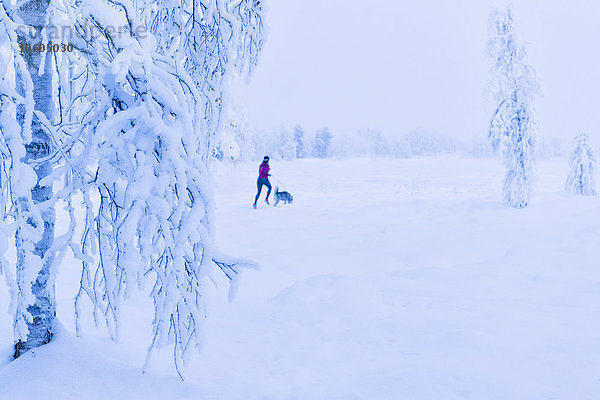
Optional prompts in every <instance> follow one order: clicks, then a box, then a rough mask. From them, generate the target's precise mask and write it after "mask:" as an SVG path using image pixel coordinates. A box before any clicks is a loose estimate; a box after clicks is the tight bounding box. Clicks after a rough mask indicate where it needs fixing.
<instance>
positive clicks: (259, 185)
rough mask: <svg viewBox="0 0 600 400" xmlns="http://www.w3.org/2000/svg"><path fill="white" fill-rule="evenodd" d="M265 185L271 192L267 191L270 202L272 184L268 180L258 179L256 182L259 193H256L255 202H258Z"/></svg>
mask: <svg viewBox="0 0 600 400" xmlns="http://www.w3.org/2000/svg"><path fill="white" fill-rule="evenodd" d="M263 185H265V186H266V187H267V188H268V189H269V190H268V191H267V200H269V195H270V194H271V182H269V180H268V179H267V178H258V180H257V181H256V187H257V188H258V193H256V197H255V198H254V202H255V203H256V202H257V201H258V198H259V197H260V192H261V191H262V187H263Z"/></svg>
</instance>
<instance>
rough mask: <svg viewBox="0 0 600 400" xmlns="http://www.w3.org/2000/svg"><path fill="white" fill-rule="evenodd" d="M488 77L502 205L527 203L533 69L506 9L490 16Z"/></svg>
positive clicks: (532, 135) (530, 177)
mask: <svg viewBox="0 0 600 400" xmlns="http://www.w3.org/2000/svg"><path fill="white" fill-rule="evenodd" d="M488 48H489V54H490V60H491V67H492V80H491V82H490V91H491V92H492V93H493V96H494V98H495V100H496V101H497V103H496V104H497V107H496V110H495V111H494V114H493V116H492V120H491V123H490V128H489V139H490V141H491V144H492V147H493V148H494V150H496V149H498V148H500V147H502V150H503V155H504V165H505V167H506V177H505V180H504V187H503V195H504V201H505V202H506V204H508V205H510V206H512V207H518V208H522V207H525V206H527V203H528V202H529V197H530V194H531V188H532V183H533V179H534V166H535V152H536V123H535V116H534V109H533V104H532V103H533V100H534V98H535V97H536V95H537V94H538V93H539V83H538V80H537V78H536V76H535V71H534V70H533V68H531V67H530V66H529V65H528V63H527V54H526V50H525V44H524V42H523V41H522V40H521V38H520V37H519V35H518V33H517V30H516V27H515V19H514V16H513V13H512V11H511V10H510V8H509V9H508V10H507V11H498V10H495V11H493V12H492V14H491V16H490V39H489V42H488Z"/></svg>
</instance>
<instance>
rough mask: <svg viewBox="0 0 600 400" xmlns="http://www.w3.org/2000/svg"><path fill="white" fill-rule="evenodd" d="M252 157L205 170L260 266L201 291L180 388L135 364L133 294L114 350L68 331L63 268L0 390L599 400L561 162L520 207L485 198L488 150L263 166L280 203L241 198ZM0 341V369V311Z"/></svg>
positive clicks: (590, 210) (586, 277)
mask: <svg viewBox="0 0 600 400" xmlns="http://www.w3.org/2000/svg"><path fill="white" fill-rule="evenodd" d="M257 167H258V165H254V164H243V165H239V166H237V167H220V168H219V169H218V170H217V171H216V182H217V184H218V189H217V200H218V233H217V234H218V243H219V244H220V246H221V249H222V250H223V251H224V252H227V253H230V254H233V255H240V256H244V257H246V258H250V259H254V260H256V261H258V262H259V263H260V264H261V266H262V269H261V270H260V271H257V272H254V271H252V272H248V273H246V275H245V276H244V280H243V283H242V285H241V287H240V290H239V292H238V295H237V298H236V299H235V301H234V302H233V303H231V304H227V302H226V299H225V297H226V296H225V295H224V294H223V293H222V291H221V294H220V295H215V296H214V299H213V301H212V303H213V304H212V314H211V316H210V318H209V320H208V322H207V324H206V333H205V337H206V342H205V343H206V344H205V348H204V350H203V352H202V353H201V354H200V355H198V356H197V357H196V358H195V359H193V360H192V361H191V362H190V363H189V365H188V367H187V368H186V369H185V377H186V381H185V382H183V383H182V382H179V381H178V380H177V378H176V375H175V373H174V372H173V371H172V369H171V365H169V354H168V350H165V352H163V353H161V354H158V355H157V356H156V357H155V359H154V362H153V364H152V365H151V367H150V369H149V371H148V372H147V373H146V375H142V374H141V373H140V372H139V371H140V367H141V365H142V364H143V362H144V350H145V347H146V346H147V344H148V337H149V332H148V330H149V327H148V324H149V321H150V319H151V315H150V311H151V310H150V308H148V307H147V306H146V305H144V303H143V301H142V299H140V298H139V297H134V298H133V299H132V301H131V302H130V304H129V305H128V307H127V309H126V310H125V311H124V315H123V317H124V324H123V325H124V326H123V329H122V332H121V342H120V343H119V344H116V345H115V344H111V343H110V342H108V341H107V340H106V339H101V338H98V336H99V335H101V334H100V333H97V332H95V331H94V330H93V329H91V328H89V327H86V329H84V339H82V340H77V339H74V338H73V337H72V333H70V332H72V331H73V324H72V321H73V318H72V316H71V313H72V308H71V306H70V304H69V300H70V299H71V298H72V295H73V293H74V290H75V286H74V285H75V284H76V283H77V279H78V275H77V268H76V266H73V267H72V268H71V267H69V268H65V270H64V271H63V274H62V276H61V277H60V281H59V282H58V284H59V293H58V294H57V296H58V298H59V312H60V313H61V314H62V315H60V318H61V320H62V321H63V323H64V325H65V328H64V329H63V330H62V331H61V333H60V334H59V335H58V337H57V340H56V341H55V342H54V343H53V344H51V345H49V346H46V347H45V348H41V349H39V350H38V351H37V354H36V356H35V357H33V356H26V357H24V358H22V359H20V360H18V361H17V362H15V363H11V364H9V365H4V367H2V364H0V368H2V369H0V399H18V398H23V399H26V398H34V397H35V396H36V395H37V394H39V393H42V392H47V393H60V394H61V395H62V397H61V396H59V397H58V398H86V399H103V398H111V399H119V398H122V399H129V398H145V399H153V398H156V399H164V398H202V399H213V398H214V399H240V400H241V399H282V400H283V399H302V400H304V399H369V400H370V399H414V400H420V399H423V400H424V399H432V400H439V399H445V400H446V399H506V400H509V399H510V400H515V399H523V400H525V399H527V400H533V399H552V398H556V399H579V400H582V399H597V398H598V396H599V395H600V318H599V316H600V262H599V260H600V224H599V223H598V220H599V219H600V200H599V199H597V198H581V197H575V196H571V195H567V194H565V193H563V190H562V189H563V185H564V179H565V177H566V173H567V163H566V161H564V160H552V161H546V162H543V163H541V165H540V168H539V172H538V177H539V178H538V184H537V187H536V192H535V195H534V197H533V201H532V204H531V206H530V207H528V208H527V209H525V210H515V209H509V208H506V207H504V206H503V205H502V204H501V194H500V190H501V181H502V178H503V170H502V167H501V162H500V161H499V160H471V159H459V158H453V157H440V158H422V159H408V160H366V159H355V160H299V161H295V162H291V163H277V162H273V163H272V172H273V174H274V175H275V178H279V179H280V180H281V181H283V183H285V185H286V186H288V187H287V189H288V190H289V191H291V192H292V194H293V195H294V202H295V204H293V205H291V206H285V205H283V206H280V207H277V208H273V207H267V206H266V204H265V203H264V202H262V201H261V203H260V204H259V209H258V210H252V209H251V203H252V199H253V196H254V191H255V181H256V176H255V175H256V169H257ZM273 183H274V185H273V186H275V185H276V184H277V183H276V182H275V181H273ZM263 196H264V195H263ZM6 303H7V301H6V296H5V288H4V286H0V307H2V308H1V309H0V311H1V312H2V313H3V314H4V311H3V310H6ZM4 315H6V314H4ZM88 322H89V321H88ZM88 325H89V324H88ZM0 343H2V347H1V349H2V350H3V351H2V355H3V363H4V364H5V363H6V359H7V357H8V355H9V351H10V348H9V345H10V343H11V335H10V321H9V319H8V316H6V318H5V317H3V318H2V319H1V320H0ZM7 344H8V346H7ZM25 371H31V372H25ZM27 374H28V375H27ZM24 376H26V379H25V378H24Z"/></svg>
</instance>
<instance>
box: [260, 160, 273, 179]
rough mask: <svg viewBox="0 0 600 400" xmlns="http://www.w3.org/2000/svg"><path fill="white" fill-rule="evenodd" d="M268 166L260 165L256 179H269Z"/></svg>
mask: <svg viewBox="0 0 600 400" xmlns="http://www.w3.org/2000/svg"><path fill="white" fill-rule="evenodd" d="M270 169H271V168H270V167H269V164H265V163H262V164H260V167H259V168H258V179H269V170H270Z"/></svg>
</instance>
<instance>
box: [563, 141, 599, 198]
mask: <svg viewBox="0 0 600 400" xmlns="http://www.w3.org/2000/svg"><path fill="white" fill-rule="evenodd" d="M565 187H566V190H567V191H568V192H571V193H575V194H581V195H584V196H595V195H596V157H595V156H594V150H593V149H592V146H591V145H590V143H589V140H588V136H587V135H586V134H585V133H582V134H580V135H578V136H577V137H576V138H575V148H574V149H573V152H572V153H571V166H570V169H569V176H568V177H567V183H566V184H565Z"/></svg>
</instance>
